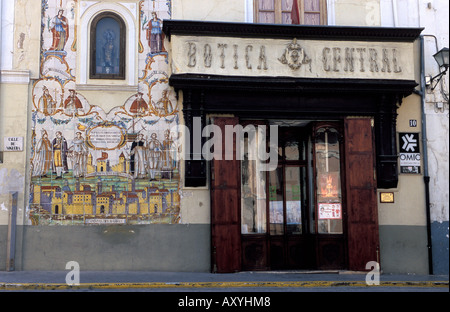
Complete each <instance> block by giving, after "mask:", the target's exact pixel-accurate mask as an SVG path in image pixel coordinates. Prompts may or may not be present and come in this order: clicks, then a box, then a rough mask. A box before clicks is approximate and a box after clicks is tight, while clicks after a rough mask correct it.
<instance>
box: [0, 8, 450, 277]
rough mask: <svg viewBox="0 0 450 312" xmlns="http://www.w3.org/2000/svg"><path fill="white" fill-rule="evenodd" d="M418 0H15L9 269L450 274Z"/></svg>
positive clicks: (427, 25)
mask: <svg viewBox="0 0 450 312" xmlns="http://www.w3.org/2000/svg"><path fill="white" fill-rule="evenodd" d="M414 2H415V5H414V6H413V5H412V4H411V1H401V0H400V1H394V0H392V1H378V0H370V1H369V0H368V1H340V0H331V1H325V0H316V1H307V0H304V1H303V0H300V1H293V0H282V1H281V0H280V1H279V0H232V1H207V2H206V3H205V1H198V0H171V1H170V0H169V1H167V0H140V1H138V0H117V1H116V0H109V1H82V0H42V1H26V0H16V1H5V0H3V1H1V2H0V4H1V6H0V9H1V11H0V13H1V17H2V24H1V40H2V47H1V64H0V65H1V94H0V113H1V114H0V123H1V124H0V136H1V139H2V145H1V147H2V149H1V150H0V161H1V162H0V202H1V209H0V250H1V251H0V261H2V262H3V263H5V264H6V266H5V269H7V270H8V269H9V270H11V269H16V270H64V269H65V264H66V263H67V262H69V261H77V262H78V263H79V264H80V268H81V269H82V270H83V269H84V270H164V271H212V272H235V271H243V270H273V269H318V270H320V269H337V270H366V269H371V266H370V265H368V263H371V261H375V262H378V263H379V264H380V266H381V269H382V270H383V272H389V273H391V272H392V273H416V274H427V273H433V274H445V273H446V274H448V156H447V155H448V140H447V138H448V74H447V75H445V76H444V78H443V79H442V80H441V81H440V82H439V85H438V86H436V87H434V86H433V85H431V86H429V85H427V83H426V80H427V78H426V77H427V76H435V75H436V74H437V73H439V70H440V69H438V68H437V66H436V65H435V63H433V62H434V60H433V59H432V55H433V54H435V53H436V52H437V51H438V50H439V49H441V48H443V47H444V46H448V31H447V30H446V29H448V27H445V28H442V29H441V28H439V29H437V28H436V29H435V28H433V27H434V26H433V25H435V23H434V19H435V18H439V19H442V20H443V21H444V23H447V26H448V3H444V1H434V2H426V1H420V0H418V1H417V2H416V1H414ZM432 89H433V90H432ZM0 268H1V266H0Z"/></svg>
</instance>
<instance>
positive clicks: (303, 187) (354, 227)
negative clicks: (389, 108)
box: [211, 118, 378, 272]
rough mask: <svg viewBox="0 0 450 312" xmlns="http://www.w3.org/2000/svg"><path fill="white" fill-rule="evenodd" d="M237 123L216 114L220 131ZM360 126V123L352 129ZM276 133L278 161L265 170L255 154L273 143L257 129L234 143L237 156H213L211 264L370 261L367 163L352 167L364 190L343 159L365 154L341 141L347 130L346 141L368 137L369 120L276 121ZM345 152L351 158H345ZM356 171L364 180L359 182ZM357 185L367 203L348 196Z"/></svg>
mask: <svg viewBox="0 0 450 312" xmlns="http://www.w3.org/2000/svg"><path fill="white" fill-rule="evenodd" d="M240 122H241V124H242V121H239V119H238V118H216V119H215V120H214V123H215V124H216V125H218V126H219V127H220V128H221V129H223V130H225V126H226V125H232V126H236V125H238V124H240ZM269 123H270V121H268V123H267V124H269ZM267 124H266V125H267ZM348 124H350V125H351V126H352V127H354V128H352V131H356V130H358V131H359V132H355V134H353V133H352V134H349V133H348V131H347V130H348ZM244 125H245V124H244ZM362 125H364V127H366V128H365V129H358V127H361V126H362ZM367 125H368V127H367ZM362 130H364V131H363V132H361V131H362ZM277 132H278V135H277V140H276V145H275V146H276V153H275V157H277V161H276V162H275V163H276V164H275V165H272V167H271V168H269V169H268V167H267V163H268V162H269V160H268V159H262V160H261V159H260V158H258V157H257V155H255V153H257V151H259V150H261V149H260V147H261V146H259V145H261V144H264V145H265V146H264V149H265V150H267V147H269V146H270V147H271V148H274V144H273V143H274V142H271V141H270V140H272V141H274V137H269V135H267V134H266V140H261V138H260V137H259V138H258V137H257V135H256V136H244V137H243V143H244V144H240V145H239V144H236V142H235V144H234V146H235V149H234V150H233V153H235V152H236V149H237V146H240V147H241V148H243V151H242V153H241V155H242V156H243V157H242V158H241V159H237V158H236V159H235V158H233V159H232V160H223V159H230V158H225V157H224V158H222V160H213V161H212V163H211V218H212V219H211V229H212V268H213V271H215V272H235V271H241V270H283V269H347V268H349V269H358V270H360V269H361V268H362V266H363V265H364V264H363V263H365V262H364V261H366V260H368V261H369V260H376V257H375V249H376V248H377V244H378V240H377V239H378V232H377V231H378V224H377V222H376V219H377V216H376V189H375V187H374V185H375V184H374V182H375V181H374V177H373V166H371V165H370V163H369V166H366V167H367V168H363V169H364V170H366V169H368V170H370V171H365V172H355V174H356V176H357V178H356V180H358V181H355V182H357V183H360V184H361V185H363V187H362V189H361V188H359V189H358V187H356V188H355V187H353V186H352V185H349V184H348V183H347V182H348V178H347V177H346V173H347V171H348V169H349V166H355V165H356V162H355V161H352V157H353V156H352V155H355V156H362V155H363V154H364V153H363V152H361V151H360V149H359V147H358V146H357V145H355V146H347V145H346V144H345V138H346V136H349V142H350V143H351V144H367V141H365V140H364V139H372V137H371V126H370V120H369V119H367V120H365V119H364V120H363V122H362V123H361V124H354V123H353V121H350V122H347V121H345V122H315V121H310V122H300V123H299V124H298V125H294V126H289V127H282V126H278V127H277ZM361 134H362V136H361ZM367 135H370V137H367ZM364 142H366V143H364ZM371 142H372V141H369V145H370V146H371V145H372V143H371ZM223 147H225V145H223ZM362 150H367V153H366V155H367V156H370V155H373V150H372V147H370V148H367V149H362ZM223 152H224V153H225V151H223ZM353 152H354V154H353ZM345 155H348V156H349V157H347V158H350V159H347V160H345ZM224 156H225V155H224ZM272 157H274V155H272ZM355 159H356V158H355ZM272 160H273V159H272ZM348 160H350V161H352V162H351V163H349V162H348ZM365 161H370V159H365ZM372 161H373V159H372ZM367 164H368V163H367V162H365V164H364V165H367ZM369 168H370V169H369ZM353 169H354V168H353ZM360 177H362V180H364V181H359V179H360ZM349 179H350V180H351V181H352V180H353V179H354V178H353V177H350V178H349ZM346 180H347V181H346ZM369 180H370V182H371V183H370V184H368V183H367V181H369ZM363 189H364V190H363ZM361 191H367V192H368V194H369V197H368V198H366V199H367V202H365V203H361V202H360V201H355V200H354V197H355V196H357V193H358V192H361ZM349 196H350V205H353V204H355V206H350V207H349V206H348V202H349V200H348V197H349ZM361 204H362V205H363V206H362V207H357V206H356V205H361ZM374 205H375V206H374ZM361 209H364V210H368V211H371V213H370V214H369V216H370V220H367V221H369V222H368V223H370V224H363V223H361V222H359V221H358V218H359V217H358V215H359V212H358V210H361ZM374 211H375V214H374V213H373V212H374ZM348 225H350V227H349V226H348ZM363 232H364V233H363ZM349 234H350V235H349ZM366 243H369V246H368V245H367V244H366ZM349 246H350V248H352V250H349ZM363 249H364V250H363Z"/></svg>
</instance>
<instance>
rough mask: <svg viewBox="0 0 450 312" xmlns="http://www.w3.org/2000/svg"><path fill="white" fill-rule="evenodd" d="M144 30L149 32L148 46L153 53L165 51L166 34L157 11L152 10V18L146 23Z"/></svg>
mask: <svg viewBox="0 0 450 312" xmlns="http://www.w3.org/2000/svg"><path fill="white" fill-rule="evenodd" d="M143 28H144V30H146V33H147V40H148V46H149V47H150V53H151V54H157V53H161V52H165V51H166V50H165V49H164V34H163V32H162V21H161V20H160V19H159V18H158V15H157V14H156V12H152V19H151V20H150V21H148V23H147V24H145V23H144V27H143Z"/></svg>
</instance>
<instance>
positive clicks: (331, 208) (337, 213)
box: [319, 203, 342, 220]
mask: <svg viewBox="0 0 450 312" xmlns="http://www.w3.org/2000/svg"><path fill="white" fill-rule="evenodd" d="M319 219H321V220H323V219H342V207H341V204H340V203H319Z"/></svg>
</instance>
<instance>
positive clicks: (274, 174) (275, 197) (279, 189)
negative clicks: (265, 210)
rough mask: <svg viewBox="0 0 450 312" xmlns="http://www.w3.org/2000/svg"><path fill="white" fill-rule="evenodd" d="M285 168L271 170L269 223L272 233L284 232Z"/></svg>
mask: <svg viewBox="0 0 450 312" xmlns="http://www.w3.org/2000/svg"><path fill="white" fill-rule="evenodd" d="M283 198H284V196H283V169H282V167H278V168H277V169H276V170H273V171H270V172H269V223H270V234H271V235H282V234H283V233H284V209H283Z"/></svg>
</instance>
